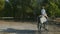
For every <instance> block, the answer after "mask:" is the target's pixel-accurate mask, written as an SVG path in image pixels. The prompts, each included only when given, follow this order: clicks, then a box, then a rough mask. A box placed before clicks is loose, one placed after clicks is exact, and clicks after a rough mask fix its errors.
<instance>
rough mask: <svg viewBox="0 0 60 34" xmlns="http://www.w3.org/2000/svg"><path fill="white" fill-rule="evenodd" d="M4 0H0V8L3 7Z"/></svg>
mask: <svg viewBox="0 0 60 34" xmlns="http://www.w3.org/2000/svg"><path fill="white" fill-rule="evenodd" d="M4 5H5V0H0V10H2V9H3V8H4Z"/></svg>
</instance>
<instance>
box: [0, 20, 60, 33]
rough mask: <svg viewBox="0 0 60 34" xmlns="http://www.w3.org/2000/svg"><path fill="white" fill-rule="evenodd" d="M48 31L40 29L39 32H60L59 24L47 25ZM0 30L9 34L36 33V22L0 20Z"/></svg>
mask: <svg viewBox="0 0 60 34" xmlns="http://www.w3.org/2000/svg"><path fill="white" fill-rule="evenodd" d="M46 28H47V29H48V30H49V31H45V30H44V29H42V33H41V34H60V25H47V27H46ZM0 31H5V32H8V33H9V32H10V33H9V34H38V32H37V31H38V29H37V22H14V21H4V20H0Z"/></svg>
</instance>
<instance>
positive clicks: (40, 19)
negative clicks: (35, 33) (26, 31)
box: [38, 15, 47, 30]
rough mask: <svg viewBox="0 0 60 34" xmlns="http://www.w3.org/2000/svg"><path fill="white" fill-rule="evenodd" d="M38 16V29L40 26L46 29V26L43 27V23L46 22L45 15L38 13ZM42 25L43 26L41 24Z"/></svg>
mask: <svg viewBox="0 0 60 34" xmlns="http://www.w3.org/2000/svg"><path fill="white" fill-rule="evenodd" d="M39 17H40V18H39V22H38V30H41V27H43V28H44V29H45V30H47V29H46V28H45V24H46V22H47V18H46V17H45V16H42V15H40V16H39ZM42 25H43V26H42Z"/></svg>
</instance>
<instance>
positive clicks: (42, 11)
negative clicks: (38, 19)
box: [41, 6, 48, 18]
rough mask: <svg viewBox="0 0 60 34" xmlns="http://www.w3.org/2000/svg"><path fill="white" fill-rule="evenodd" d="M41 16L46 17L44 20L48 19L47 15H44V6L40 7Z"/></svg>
mask: <svg viewBox="0 0 60 34" xmlns="http://www.w3.org/2000/svg"><path fill="white" fill-rule="evenodd" d="M41 15H42V16H44V17H46V18H48V16H47V13H46V11H45V9H44V6H43V7H42V10H41Z"/></svg>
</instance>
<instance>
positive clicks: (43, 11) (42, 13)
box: [41, 6, 48, 30]
mask: <svg viewBox="0 0 60 34" xmlns="http://www.w3.org/2000/svg"><path fill="white" fill-rule="evenodd" d="M41 16H44V17H45V18H46V19H45V20H46V22H47V18H48V16H47V13H46V11H45V9H44V6H42V9H41ZM43 24H44V29H45V30H47V29H46V28H45V23H43Z"/></svg>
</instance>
